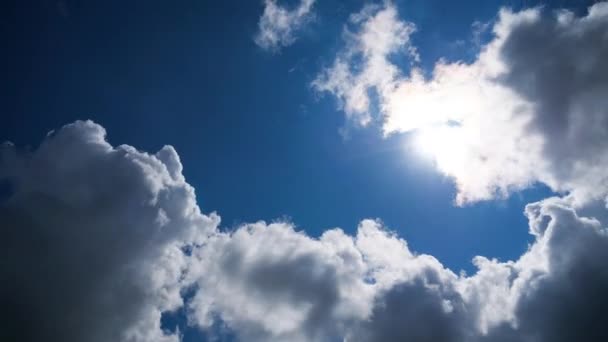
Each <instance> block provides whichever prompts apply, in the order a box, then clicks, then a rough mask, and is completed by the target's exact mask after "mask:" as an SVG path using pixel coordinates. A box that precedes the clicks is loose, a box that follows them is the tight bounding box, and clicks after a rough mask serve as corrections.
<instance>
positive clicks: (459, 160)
mask: <svg viewBox="0 0 608 342" xmlns="http://www.w3.org/2000/svg"><path fill="white" fill-rule="evenodd" d="M413 139H414V148H415V150H416V152H417V153H418V154H419V155H421V156H422V157H423V158H427V159H431V160H432V161H433V162H434V163H436V165H437V167H438V169H439V170H440V171H442V172H443V173H445V174H461V173H462V172H464V171H465V168H466V161H467V155H468V147H469V146H470V143H471V135H470V134H468V131H467V130H466V129H465V128H464V127H463V126H459V125H447V124H445V125H440V126H431V127H425V128H421V129H419V130H417V131H416V132H415V133H414V137H413Z"/></svg>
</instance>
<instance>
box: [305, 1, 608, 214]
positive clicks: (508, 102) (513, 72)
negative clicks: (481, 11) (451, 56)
mask: <svg viewBox="0 0 608 342" xmlns="http://www.w3.org/2000/svg"><path fill="white" fill-rule="evenodd" d="M355 17H356V18H357V19H359V21H357V20H353V21H352V23H353V25H355V28H354V29H351V30H353V31H354V33H352V34H347V35H346V47H345V48H344V51H345V52H343V53H341V54H339V55H338V56H337V57H336V59H335V62H334V64H333V65H332V66H330V67H329V68H327V69H325V70H323V71H322V72H321V73H320V74H319V76H318V77H317V79H316V80H315V81H314V82H313V87H314V88H315V89H317V90H319V91H324V92H329V93H331V94H333V95H335V96H336V97H337V99H338V102H339V104H340V106H341V108H343V110H344V112H345V113H346V115H347V117H349V118H351V119H353V120H355V122H356V123H358V124H360V125H363V126H365V125H368V124H369V123H370V122H371V120H372V119H373V117H372V115H371V113H372V112H373V111H372V106H371V101H370V96H372V95H376V96H377V99H378V107H379V114H380V115H379V118H378V120H379V121H380V122H381V123H382V127H383V130H384V133H385V134H386V135H388V134H393V133H398V132H410V133H412V135H413V136H415V140H416V144H417V148H418V149H419V150H421V151H422V153H423V154H426V155H430V156H431V157H432V158H433V159H434V161H435V163H436V165H437V167H438V169H439V170H440V171H441V172H443V173H445V174H446V175H448V176H450V177H452V178H453V179H454V180H455V183H456V185H457V188H458V196H457V198H456V201H457V202H458V203H460V204H463V203H467V202H472V201H477V200H484V199H490V198H493V197H496V196H506V195H508V194H509V193H510V192H512V191H514V190H519V189H523V188H526V187H528V186H530V185H531V184H534V183H536V182H542V183H545V184H547V185H549V186H550V187H551V188H552V189H553V190H554V191H558V192H564V193H575V194H576V198H577V200H578V201H580V202H581V203H584V202H587V201H593V200H595V199H598V198H601V197H603V196H605V195H606V192H607V191H606V190H607V186H606V185H607V183H608V178H607V177H606V174H605V173H604V172H603V171H602V170H605V169H606V166H608V145H607V144H608V135H607V130H606V127H608V126H607V122H606V120H607V118H608V112H607V108H608V106H607V103H606V101H607V100H606V96H604V94H605V93H606V90H607V88H606V87H607V86H608V72H607V70H608V64H607V63H608V62H607V61H608V50H607V49H606V46H608V41H607V40H608V36H607V35H606V32H608V4H607V3H598V4H595V5H594V6H592V7H590V8H589V11H588V13H587V14H586V15H584V16H582V17H577V16H576V15H575V14H573V13H572V12H569V11H567V10H561V11H557V12H549V11H547V10H543V9H541V8H534V9H528V10H524V11H521V12H516V13H514V12H512V11H510V10H507V9H502V10H501V11H500V12H499V14H498V18H497V20H496V22H495V24H494V26H493V30H492V32H493V38H492V39H491V40H490V41H489V42H488V43H487V44H485V45H483V46H482V47H481V49H480V53H479V55H478V56H477V58H476V60H474V61H473V62H472V63H465V62H447V61H445V60H440V61H439V62H438V63H437V64H436V66H435V68H434V70H433V73H432V75H431V76H430V77H426V76H425V75H424V72H423V71H421V70H420V69H419V68H418V67H416V65H415V61H416V58H417V55H416V54H413V53H412V51H415V49H414V48H413V47H411V44H410V42H409V35H410V34H412V33H413V32H414V30H413V29H407V30H404V28H405V27H407V28H412V27H413V24H411V23H407V22H405V21H402V20H400V19H399V18H398V16H397V14H396V9H395V7H394V5H392V4H391V3H387V4H386V5H385V6H384V7H377V8H374V9H372V10H371V11H370V9H369V7H366V8H365V9H364V10H363V11H362V12H361V13H360V14H358V15H356V16H355ZM349 32H350V31H349ZM370 32H372V33H373V35H375V36H376V39H373V40H370V39H366V37H369V35H370ZM377 42H382V43H377ZM378 45H381V46H384V47H387V46H388V47H390V48H384V49H382V48H378ZM404 49H405V50H406V51H408V54H409V55H410V56H412V61H413V62H414V64H413V66H412V68H411V69H410V70H407V72H406V71H404V70H401V69H400V68H399V67H398V66H397V65H395V64H394V63H392V62H390V57H392V56H394V55H395V54H396V53H399V52H401V51H402V50H404ZM370 56H373V57H370ZM368 75H373V77H370V76H368Z"/></svg>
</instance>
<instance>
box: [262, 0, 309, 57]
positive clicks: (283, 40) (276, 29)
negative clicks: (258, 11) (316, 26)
mask: <svg viewBox="0 0 608 342" xmlns="http://www.w3.org/2000/svg"><path fill="white" fill-rule="evenodd" d="M314 3H315V0H301V1H300V2H299V4H298V5H297V6H296V7H295V8H293V9H288V8H286V7H285V6H281V5H279V4H277V0H265V1H264V14H262V17H260V21H259V23H258V26H259V31H258V33H257V35H256V37H255V43H256V44H258V45H259V46H260V47H261V48H263V49H266V50H272V51H277V50H279V49H280V48H281V47H285V46H289V45H291V44H293V42H294V41H295V40H296V37H295V34H296V33H297V31H299V30H300V29H301V28H302V26H303V25H304V24H306V23H307V22H309V21H310V20H311V19H312V17H313V13H312V8H313V5H314Z"/></svg>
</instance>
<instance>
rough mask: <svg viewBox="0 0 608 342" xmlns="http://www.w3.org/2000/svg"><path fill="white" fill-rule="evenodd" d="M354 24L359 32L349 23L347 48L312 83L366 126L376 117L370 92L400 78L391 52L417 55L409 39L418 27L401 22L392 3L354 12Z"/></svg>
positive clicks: (345, 36) (357, 121) (384, 88)
mask: <svg viewBox="0 0 608 342" xmlns="http://www.w3.org/2000/svg"><path fill="white" fill-rule="evenodd" d="M350 24H351V25H352V26H355V27H356V31H355V32H353V31H352V29H349V27H348V26H347V27H346V28H345V29H344V33H343V35H344V39H345V40H346V47H345V49H344V51H343V52H342V53H340V55H339V56H337V57H336V60H335V61H334V63H333V65H332V66H331V67H330V68H328V69H326V70H324V71H323V72H322V73H321V74H320V75H319V76H318V77H317V78H316V79H315V80H314V81H313V83H312V86H313V88H315V89H316V90H318V91H327V92H331V93H333V94H334V95H335V96H336V97H337V98H338V100H339V103H340V107H341V108H342V109H343V110H344V112H345V113H346V115H347V117H348V118H349V119H351V120H353V121H354V122H355V123H356V124H359V125H362V126H365V125H367V124H369V123H370V122H371V120H372V117H371V114H370V110H369V109H370V106H371V102H372V101H371V98H370V91H371V90H372V89H374V90H376V91H377V92H378V93H382V92H383V91H388V89H389V88H391V87H392V86H393V81H394V79H396V78H398V77H400V71H399V68H398V67H397V66H396V65H394V64H392V63H391V62H390V61H389V57H390V55H392V54H394V53H397V52H403V51H407V53H408V54H409V55H410V56H411V57H413V58H414V59H415V58H417V53H416V50H415V49H414V48H413V47H412V46H411V45H410V41H409V37H410V35H411V34H412V33H413V32H414V31H415V29H416V27H415V25H414V24H412V23H407V22H403V21H400V20H399V18H398V13H397V9H396V8H395V6H394V5H392V4H390V3H387V4H386V7H379V6H376V5H368V6H366V7H364V8H363V10H362V11H361V12H359V13H356V14H353V15H351V17H350ZM357 61H360V63H356V62H357ZM355 64H358V65H355Z"/></svg>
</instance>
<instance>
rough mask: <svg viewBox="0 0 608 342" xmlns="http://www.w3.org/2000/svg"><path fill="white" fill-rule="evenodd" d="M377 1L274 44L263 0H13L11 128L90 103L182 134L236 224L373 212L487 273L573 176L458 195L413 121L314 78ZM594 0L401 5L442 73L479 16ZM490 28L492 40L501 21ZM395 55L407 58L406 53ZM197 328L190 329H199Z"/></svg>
mask: <svg viewBox="0 0 608 342" xmlns="http://www.w3.org/2000/svg"><path fill="white" fill-rule="evenodd" d="M287 3H289V4H290V5H291V6H292V7H294V6H296V3H297V1H291V2H287ZM368 3H369V2H368V1H345V2H338V1H322V0H319V1H318V2H317V3H315V5H314V19H312V20H311V21H310V22H307V23H306V25H303V27H302V28H301V29H300V30H298V31H297V32H296V35H297V37H296V40H295V41H294V42H293V44H290V45H289V46H284V47H282V48H280V50H278V51H274V52H273V51H268V50H265V49H263V48H261V47H260V46H258V45H256V43H255V42H254V37H255V35H256V32H257V31H258V22H259V20H260V16H261V15H262V12H263V9H264V7H263V3H262V2H261V1H236V2H232V1H221V2H212V1H179V2H167V1H127V2H124V1H100V2H88V1H87V2H76V1H65V2H63V1H60V2H57V3H55V2H52V1H40V2H32V3H25V2H18V3H16V4H11V5H8V6H7V7H8V8H7V9H5V10H3V11H2V21H1V22H2V31H1V32H2V35H3V36H4V38H5V39H3V41H4V49H3V50H4V51H5V53H3V56H2V60H3V63H2V64H1V68H2V75H3V79H4V82H2V84H3V86H2V91H1V94H2V95H0V96H1V99H2V100H1V105H2V107H1V108H0V110H1V111H2V113H3V116H2V117H3V120H2V124H1V125H0V138H2V140H3V141H4V140H8V141H11V142H13V143H15V144H16V145H19V146H31V148H32V149H35V148H36V146H37V145H38V144H39V143H40V141H41V139H42V138H43V137H44V136H45V135H46V133H47V132H49V131H51V130H54V129H58V128H60V127H61V126H62V125H64V124H66V123H70V122H73V121H75V120H86V119H91V120H93V121H94V122H96V123H98V124H100V125H102V126H103V127H105V129H106V130H107V132H108V137H107V139H108V141H109V142H110V143H111V144H112V145H114V146H117V145H120V144H128V145H131V146H135V147H136V148H137V149H140V150H143V151H157V150H159V149H160V148H162V147H163V146H164V145H172V146H173V147H174V148H175V150H177V151H178V153H179V156H180V158H181V163H182V164H183V165H184V170H183V174H184V176H185V178H186V180H187V181H188V183H189V184H191V185H192V186H193V187H194V188H195V189H196V195H197V196H196V199H197V201H198V205H199V206H200V208H201V210H202V211H203V212H205V213H210V212H212V211H217V212H218V214H219V215H220V216H221V219H222V224H221V229H222V230H230V229H236V228H237V227H238V226H240V225H241V224H243V223H247V222H255V221H259V220H264V221H267V222H272V221H276V220H285V219H286V220H288V221H291V222H293V223H294V224H295V225H296V226H297V229H299V230H300V229H301V230H305V232H306V233H307V234H308V235H310V236H313V237H318V236H320V235H321V234H322V233H323V232H324V231H326V230H327V229H330V228H334V227H340V228H342V229H343V230H344V231H345V232H346V233H348V234H355V233H356V231H357V226H358V224H359V222H360V221H361V220H363V219H366V218H374V219H375V218H378V219H380V220H381V221H382V222H383V223H384V225H385V226H386V227H388V228H389V229H390V230H392V231H395V232H396V233H397V234H398V235H399V236H400V237H402V238H403V239H405V240H407V243H408V246H409V248H410V249H411V250H413V251H416V252H419V253H425V254H429V255H433V256H435V257H436V258H437V259H438V260H439V261H440V262H441V263H442V264H443V265H444V266H445V267H447V268H449V269H451V270H452V271H454V272H455V273H458V272H459V271H460V270H464V271H466V272H467V273H468V274H473V273H475V270H476V267H474V266H473V264H472V263H471V260H472V258H473V257H475V256H477V255H483V256H486V257H488V258H497V259H499V260H500V261H507V260H516V259H517V258H518V257H519V256H520V255H522V253H524V252H525V251H526V250H527V249H528V247H529V245H530V244H532V243H533V242H534V237H533V236H532V235H530V233H529V229H530V228H529V226H528V219H527V218H526V217H525V216H524V214H523V213H524V208H525V206H526V204H528V203H532V202H536V201H539V200H542V199H544V198H547V197H549V196H551V195H553V194H555V192H553V190H556V189H557V190H561V189H558V188H559V187H555V186H553V187H551V184H550V185H549V186H547V185H545V184H542V183H543V182H542V179H541V181H538V182H533V183H534V185H532V186H530V187H527V188H526V189H525V190H522V191H515V192H514V193H511V194H510V195H509V196H508V197H507V198H495V199H491V200H482V201H476V202H474V203H467V204H465V205H464V206H462V207H460V206H457V205H455V203H454V199H455V197H456V194H457V189H456V187H455V184H454V178H453V177H450V175H447V174H444V173H442V172H441V171H440V170H438V169H437V168H436V167H435V166H434V165H433V162H432V161H431V160H429V159H425V158H423V157H421V156H420V155H419V154H418V153H416V152H415V151H413V150H412V148H411V147H408V146H411V144H409V142H410V141H411V139H412V134H411V133H396V134H392V135H390V136H388V137H383V135H382V127H381V124H380V123H378V122H375V123H372V124H371V125H368V126H367V127H359V126H357V125H356V124H353V123H352V122H349V120H348V119H346V118H345V115H344V111H343V110H342V109H340V108H339V106H338V105H337V101H336V97H334V96H332V94H328V93H323V92H319V91H316V90H315V89H313V87H312V86H311V83H312V82H313V81H314V80H315V78H317V77H318V75H319V73H320V72H321V71H322V70H323V69H324V68H328V67H329V66H330V65H331V64H332V62H333V60H334V57H335V56H336V54H339V52H340V51H341V49H342V48H343V47H344V38H343V30H344V25H345V23H347V22H348V20H349V16H350V15H351V14H352V13H357V12H359V11H360V10H361V9H362V8H363V7H364V5H366V4H368ZM591 3H592V2H584V1H574V0H572V1H567V0H564V1H559V2H557V1H556V2H551V3H549V2H547V1H521V0H517V1H516V0H511V1H486V0H479V1H465V2H462V1H460V2H455V1H439V0H433V1H395V6H396V8H397V9H398V13H399V16H400V19H401V20H404V21H408V22H412V23H414V24H415V25H416V32H415V33H413V34H412V35H411V43H412V45H414V46H415V47H416V49H417V51H418V54H419V56H420V63H419V66H420V68H421V69H422V70H423V72H424V73H425V74H427V75H431V74H432V70H433V66H434V65H435V63H436V62H437V61H438V60H440V59H444V60H445V61H447V62H455V61H464V62H466V63H472V62H473V61H474V60H475V59H476V57H477V54H478V53H479V48H480V46H479V45H478V44H476V43H475V40H474V37H473V31H474V30H473V26H472V24H473V23H474V22H479V23H489V25H493V23H494V22H495V21H496V20H497V12H498V10H499V8H500V7H503V6H506V7H510V8H512V9H513V10H514V11H518V10H520V9H523V8H528V7H534V6H537V5H541V6H544V7H545V8H547V9H551V8H552V6H555V7H556V8H557V7H560V8H562V7H563V8H568V9H570V10H572V11H573V12H574V13H576V14H577V15H583V14H584V13H585V9H586V8H587V6H589V5H590V4H591ZM378 4H380V5H381V4H382V2H378ZM481 37H482V43H485V42H487V41H489V40H490V39H491V34H490V32H489V31H485V32H484V33H482V35H481ZM390 58H391V61H392V62H393V63H394V64H395V65H397V66H398V67H400V68H401V70H402V71H403V72H404V73H408V72H409V70H410V69H409V68H410V60H409V59H407V58H406V56H404V54H401V55H400V54H394V55H391V56H390ZM376 111H377V108H376ZM344 132H346V134H344ZM548 183H550V182H548ZM551 189H553V190H551ZM566 192H567V191H566ZM178 320H184V318H183V317H182V318H180V319H178ZM180 324H182V325H183V322H181V323H180ZM190 334H192V335H190ZM197 334H198V333H195V332H194V330H192V331H189V332H187V334H186V336H185V337H186V340H188V339H192V340H195V338H194V337H193V336H195V335H196V336H198V335H197ZM197 338H198V337H197Z"/></svg>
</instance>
